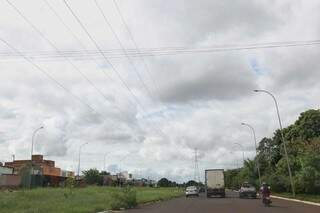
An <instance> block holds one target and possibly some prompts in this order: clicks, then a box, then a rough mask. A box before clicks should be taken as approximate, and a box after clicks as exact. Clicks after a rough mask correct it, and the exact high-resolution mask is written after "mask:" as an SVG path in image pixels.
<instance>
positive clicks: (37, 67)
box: [0, 38, 101, 115]
mask: <svg viewBox="0 0 320 213" xmlns="http://www.w3.org/2000/svg"><path fill="white" fill-rule="evenodd" d="M0 40H1V41H2V42H3V43H4V44H5V45H6V46H8V47H9V48H10V49H12V50H13V51H14V52H16V53H17V54H19V55H20V56H21V57H22V58H24V59H25V60H26V61H28V62H29V63H30V64H32V65H33V66H34V67H35V68H36V69H37V70H39V71H40V72H41V73H42V74H44V75H45V76H46V77H47V78H48V79H50V80H51V81H52V82H54V83H55V84H57V85H58V86H59V87H60V88H61V89H63V90H65V91H66V92H67V93H68V94H70V95H71V96H72V97H73V98H75V99H76V100H77V101H79V102H80V103H82V104H83V105H85V106H87V107H88V108H89V109H90V110H91V111H92V112H94V113H96V114H99V115H101V114H100V113H99V112H97V111H96V110H95V109H94V108H93V107H91V106H90V105H89V104H88V103H86V102H84V101H83V100H82V99H81V98H79V97H78V96H76V95H74V94H73V93H72V92H71V91H70V90H69V89H67V88H66V87H65V86H64V85H63V84H62V83H60V82H59V81H57V80H56V79H55V78H54V77H53V76H51V75H50V74H49V73H48V72H46V71H45V70H44V69H42V68H41V67H40V66H38V65H37V64H36V63H34V62H33V61H32V60H30V59H29V58H28V57H26V56H24V55H23V54H22V53H21V52H20V51H19V50H18V49H16V48H15V47H13V46H12V45H11V44H10V43H8V42H7V41H6V40H4V39H2V38H0Z"/></svg>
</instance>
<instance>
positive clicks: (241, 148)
mask: <svg viewBox="0 0 320 213" xmlns="http://www.w3.org/2000/svg"><path fill="white" fill-rule="evenodd" d="M234 144H235V145H238V146H240V148H241V150H242V160H243V165H244V148H243V146H242V145H241V144H240V143H234Z"/></svg>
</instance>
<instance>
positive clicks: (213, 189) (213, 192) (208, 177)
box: [205, 169, 226, 197]
mask: <svg viewBox="0 0 320 213" xmlns="http://www.w3.org/2000/svg"><path fill="white" fill-rule="evenodd" d="M205 184H206V195H207V197H211V196H217V195H218V196H221V197H225V196H226V191H225V184H224V171H223V169H207V170H205Z"/></svg>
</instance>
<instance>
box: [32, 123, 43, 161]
mask: <svg viewBox="0 0 320 213" xmlns="http://www.w3.org/2000/svg"><path fill="white" fill-rule="evenodd" d="M43 128H44V127H43V126H41V127H39V128H38V129H36V130H35V131H34V132H33V134H32V140H31V160H32V155H33V145H34V137H35V135H36V134H37V132H38V131H39V130H41V129H43Z"/></svg>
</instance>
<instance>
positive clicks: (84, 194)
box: [0, 186, 183, 213]
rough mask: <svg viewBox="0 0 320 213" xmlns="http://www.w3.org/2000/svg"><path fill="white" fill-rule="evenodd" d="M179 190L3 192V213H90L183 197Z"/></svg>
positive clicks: (0, 195)
mask: <svg viewBox="0 0 320 213" xmlns="http://www.w3.org/2000/svg"><path fill="white" fill-rule="evenodd" d="M182 193H183V191H182V189H179V188H150V187H134V188H132V187H130V188H129V187H124V188H120V187H98V186H89V187H85V188H73V189H70V188H37V189H32V190H18V191H12V192H9V191H2V192H0V212H1V213H2V212H4V213H7V212H15V213H34V212H37V213H42V212H45V213H51V212H52V213H56V212H66V213H68V212H70V213H71V212H72V213H80V212H81V213H88V212H100V211H106V210H110V209H122V208H133V207H135V206H137V205H139V204H144V203H149V202H154V201H158V200H166V199H170V198H173V197H178V196H181V195H182Z"/></svg>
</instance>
